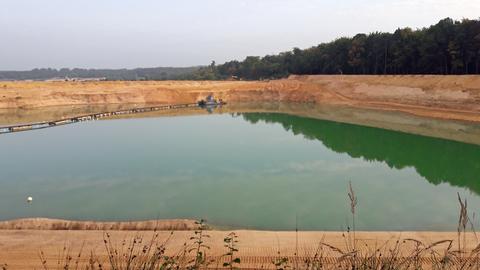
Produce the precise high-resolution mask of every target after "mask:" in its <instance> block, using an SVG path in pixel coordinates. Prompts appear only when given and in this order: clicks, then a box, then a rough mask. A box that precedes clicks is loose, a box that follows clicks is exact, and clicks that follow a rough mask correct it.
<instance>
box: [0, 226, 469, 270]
mask: <svg viewBox="0 0 480 270" xmlns="http://www.w3.org/2000/svg"><path fill="white" fill-rule="evenodd" d="M235 232H236V234H237V235H238V236H239V238H238V240H239V244H238V249H239V253H238V256H239V257H240V258H241V260H242V267H251V268H253V267H256V269H258V268H264V269H271V268H272V267H273V265H272V263H271V262H272V260H273V259H274V258H275V257H278V254H280V256H286V257H290V258H294V256H295V255H294V254H295V251H296V248H295V247H296V242H297V237H298V254H299V257H307V256H310V257H312V256H313V254H315V252H316V251H317V249H318V246H319V243H320V242H321V241H322V240H323V241H324V242H326V243H329V244H330V245H333V246H335V247H338V248H340V249H345V238H344V237H342V233H341V232H299V233H298V236H297V235H296V234H295V232H271V231H245V230H240V231H235ZM109 233H110V234H111V238H112V239H113V241H114V244H116V245H118V247H120V244H121V242H122V241H123V240H127V241H130V240H131V239H132V238H133V237H134V236H136V235H140V236H141V237H142V238H143V239H145V240H147V241H148V240H149V239H151V237H152V234H153V232H133V231H110V232H109ZM228 233H229V232H228V231H208V235H210V238H207V239H206V242H205V244H206V245H208V246H209V247H210V249H209V250H208V256H210V257H218V256H221V255H222V254H224V253H225V252H226V250H225V248H224V247H223V238H224V237H225V236H226V235H227V234H228ZM192 235H193V232H191V231H190V232H189V231H175V232H174V233H173V236H172V238H171V240H170V241H169V244H168V248H167V254H174V253H177V252H179V251H180V250H182V248H183V245H184V243H188V242H190V241H191V240H189V239H190V237H191V236H192ZM169 236H170V232H167V231H164V232H160V233H159V240H160V241H164V240H165V239H167V238H168V237H169ZM456 237H457V236H456V233H455V232H442V233H439V232H401V233H400V232H357V239H358V243H359V245H361V246H362V247H364V248H374V247H375V246H377V247H378V248H382V249H383V248H385V249H388V248H389V247H391V246H393V245H394V244H395V243H396V241H397V240H400V241H402V239H408V238H413V239H417V240H419V241H422V242H424V243H425V244H427V245H428V244H431V243H433V242H436V241H440V240H447V239H451V240H455V239H456ZM467 239H468V247H469V248H474V247H475V245H476V241H475V237H474V236H473V235H468V237H467ZM382 244H386V246H383V245H382ZM404 245H405V251H408V250H412V249H413V248H414V245H413V242H407V243H405V244H404ZM65 246H66V247H67V248H70V249H71V255H72V256H76V255H77V254H78V252H79V250H80V248H81V247H82V246H83V253H84V257H83V258H82V260H83V261H86V260H87V259H88V255H89V252H90V251H94V252H95V254H96V256H98V257H99V258H101V259H106V252H105V248H104V243H103V232H102V231H39V230H27V231H18V230H17V231H15V230H14V231H5V230H0V265H1V264H2V263H6V264H8V266H9V269H34V268H37V269H38V268H39V267H40V266H41V264H40V259H39V257H38V252H39V250H42V251H43V252H44V253H45V254H46V256H47V262H48V264H49V265H50V266H53V267H55V264H56V262H57V260H58V258H59V254H61V251H62V250H63V248H64V247H65ZM445 247H446V246H445V245H443V246H440V248H445ZM279 252H280V253H279ZM330 256H332V257H335V256H339V255H338V254H336V255H335V254H333V253H332V254H330Z"/></svg>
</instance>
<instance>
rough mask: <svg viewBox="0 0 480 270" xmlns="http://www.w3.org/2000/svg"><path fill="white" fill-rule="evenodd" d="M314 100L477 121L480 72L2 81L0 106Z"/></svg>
mask: <svg viewBox="0 0 480 270" xmlns="http://www.w3.org/2000/svg"><path fill="white" fill-rule="evenodd" d="M207 94H214V95H215V96H216V97H218V98H223V99H224V100H226V101H227V102H229V103H236V102H250V101H258V102H312V103H316V104H332V105H344V106H350V107H356V108H369V109H375V110H380V111H401V112H407V113H410V114H413V115H417V116H425V117H433V118H441V119H454V120H467V121H476V122H479V121H480V76H475V75H472V76H413V75H409V76H338V75H336V76H329V75H325V76H313V75H312V76H290V78H288V79H283V80H275V81H248V82H247V81H221V82H218V81H212V82H210V81H160V82H153V81H147V82H143V81H142V82H140V81H138V82H130V81H115V82H0V109H6V108H15V109H18V108H34V107H45V106H59V105H85V104H88V105H107V104H148V103H190V102H196V101H197V100H199V99H201V98H204V97H205V96H206V95H207Z"/></svg>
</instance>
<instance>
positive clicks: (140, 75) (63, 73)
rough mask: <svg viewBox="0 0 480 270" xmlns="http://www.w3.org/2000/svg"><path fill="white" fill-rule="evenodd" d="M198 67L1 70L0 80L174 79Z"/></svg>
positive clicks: (190, 72)
mask: <svg viewBox="0 0 480 270" xmlns="http://www.w3.org/2000/svg"><path fill="white" fill-rule="evenodd" d="M197 69H198V67H186V68H173V67H158V68H137V69H80V68H74V69H68V68H62V69H52V68H41V69H32V70H29V71H0V80H48V79H52V78H105V79H106V80H173V79H176V78H177V77H178V76H180V75H184V74H192V73H193V72H195V71H196V70H197Z"/></svg>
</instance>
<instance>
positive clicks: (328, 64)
mask: <svg viewBox="0 0 480 270" xmlns="http://www.w3.org/2000/svg"><path fill="white" fill-rule="evenodd" d="M289 74H445V75H446V74H480V21H479V20H469V19H463V20H461V21H456V20H452V19H450V18H446V19H443V20H441V21H440V22H438V23H437V24H435V25H432V26H430V27H428V28H422V29H417V30H412V29H411V28H402V29H397V30H396V31H395V32H394V33H383V32H374V33H370V34H368V35H367V34H357V35H355V36H354V37H352V38H347V37H342V38H339V39H337V40H334V41H332V42H329V43H322V44H320V45H318V46H315V47H311V48H308V49H304V50H301V49H299V48H294V49H293V50H292V51H288V52H282V53H280V54H277V55H267V56H264V57H258V56H248V57H247V58H246V59H245V60H243V61H229V62H226V63H224V64H222V65H215V62H212V64H211V65H210V66H207V67H202V68H200V69H199V70H197V71H195V72H193V73H191V74H188V75H186V76H185V75H182V76H181V77H182V78H184V79H197V80H222V79H228V78H240V79H245V80H259V79H275V78H281V77H286V76H288V75H289Z"/></svg>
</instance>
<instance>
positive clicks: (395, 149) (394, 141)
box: [243, 113, 480, 194]
mask: <svg viewBox="0 0 480 270" xmlns="http://www.w3.org/2000/svg"><path fill="white" fill-rule="evenodd" d="M243 118H244V119H245V120H246V121H248V122H250V123H257V122H259V121H265V122H266V123H279V124H281V125H282V126H283V127H284V128H285V130H287V131H292V132H293V134H295V135H298V134H302V135H304V136H305V137H306V138H308V139H311V140H314V139H315V140H319V141H321V142H322V143H323V144H324V145H325V146H326V147H328V148H329V149H331V150H333V151H335V152H338V153H347V154H348V155H350V156H351V157H353V158H359V157H361V158H364V159H365V160H368V161H383V162H385V163H387V164H388V166H390V167H391V168H396V169H402V168H405V167H410V166H412V167H414V168H415V169H416V171H417V172H418V173H419V174H420V175H421V176H423V177H425V178H426V179H427V180H428V181H429V182H430V183H433V184H440V183H444V182H447V183H450V184H451V185H455V186H459V187H467V188H469V189H470V190H471V191H473V192H475V193H476V194H480V146H478V145H472V144H466V143H460V142H455V141H449V140H443V139H437V138H430V137H424V136H419V135H412V134H407V133H401V132H395V131H390V130H383V129H378V128H371V127H364V126H358V125H351V124H344V123H337V122H330V121H325V120H318V119H312V118H304V117H299V116H292V115H286V114H275V113H246V114H243Z"/></svg>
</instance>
